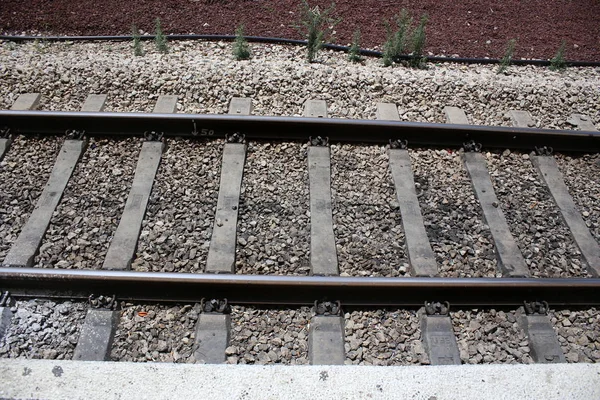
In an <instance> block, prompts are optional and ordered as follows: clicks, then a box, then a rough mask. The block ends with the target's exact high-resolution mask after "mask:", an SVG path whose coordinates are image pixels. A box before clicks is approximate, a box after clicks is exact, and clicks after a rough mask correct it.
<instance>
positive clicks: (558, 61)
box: [550, 40, 567, 71]
mask: <svg viewBox="0 0 600 400" xmlns="http://www.w3.org/2000/svg"><path fill="white" fill-rule="evenodd" d="M566 47H567V42H565V41H564V40H563V41H562V43H561V45H560V47H559V48H558V51H557V52H556V55H555V56H554V57H553V58H552V59H551V60H550V70H552V71H563V70H565V69H566V68H567V60H566V59H565V49H566Z"/></svg>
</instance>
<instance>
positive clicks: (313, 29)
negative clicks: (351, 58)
mask: <svg viewBox="0 0 600 400" xmlns="http://www.w3.org/2000/svg"><path fill="white" fill-rule="evenodd" d="M334 13H335V4H333V3H332V4H331V6H329V8H327V9H326V10H323V11H321V10H320V9H319V6H315V7H313V8H311V7H310V5H309V4H308V2H307V1H306V0H302V5H301V6H300V25H298V26H297V28H298V29H299V30H300V33H301V34H302V35H303V36H304V37H305V38H306V41H307V58H308V62H314V61H315V59H316V57H317V53H318V52H319V50H320V49H321V48H322V47H323V44H324V43H325V41H326V40H330V38H331V36H332V34H333V28H334V27H335V25H337V24H338V23H339V22H340V20H339V19H335V18H334V17H333V14H334Z"/></svg>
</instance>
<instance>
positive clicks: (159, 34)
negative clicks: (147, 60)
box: [154, 18, 169, 54]
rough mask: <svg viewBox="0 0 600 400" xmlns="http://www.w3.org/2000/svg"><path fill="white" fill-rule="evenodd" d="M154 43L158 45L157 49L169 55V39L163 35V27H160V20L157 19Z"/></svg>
mask: <svg viewBox="0 0 600 400" xmlns="http://www.w3.org/2000/svg"><path fill="white" fill-rule="evenodd" d="M154 43H156V49H157V50H158V51H159V52H161V53H163V54H167V53H168V52H169V48H168V47H167V37H166V36H165V34H164V33H163V30H162V27H161V26H160V18H156V27H155V29H154Z"/></svg>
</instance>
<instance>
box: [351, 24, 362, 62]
mask: <svg viewBox="0 0 600 400" xmlns="http://www.w3.org/2000/svg"><path fill="white" fill-rule="evenodd" d="M348 59H349V60H350V61H352V62H361V61H362V60H363V59H362V57H361V56H360V29H357V30H355V31H354V35H353V36H352V45H351V46H350V51H348Z"/></svg>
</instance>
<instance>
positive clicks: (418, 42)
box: [409, 15, 428, 68]
mask: <svg viewBox="0 0 600 400" xmlns="http://www.w3.org/2000/svg"><path fill="white" fill-rule="evenodd" d="M427 19H428V18H427V15H423V16H422V17H421V21H420V22H419V26H417V29H416V30H415V31H414V33H413V35H412V56H413V58H411V59H410V61H409V65H410V66H411V67H413V68H424V67H425V63H426V62H427V58H426V57H423V49H424V48H425V40H426V37H425V25H427Z"/></svg>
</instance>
